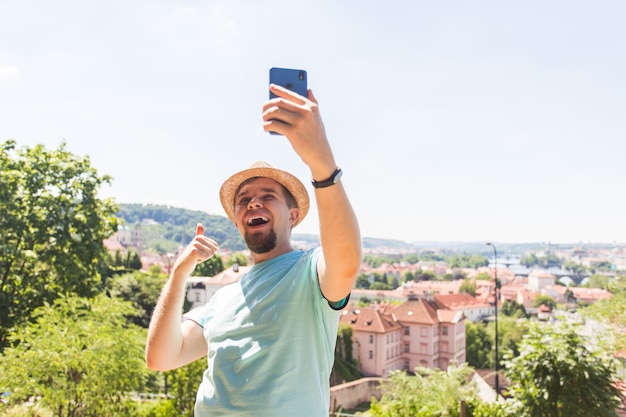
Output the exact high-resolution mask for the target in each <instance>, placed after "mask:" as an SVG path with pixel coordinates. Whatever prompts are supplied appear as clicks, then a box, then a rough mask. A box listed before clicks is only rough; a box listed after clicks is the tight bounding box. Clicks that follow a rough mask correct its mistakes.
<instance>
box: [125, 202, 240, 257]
mask: <svg viewBox="0 0 626 417" xmlns="http://www.w3.org/2000/svg"><path fill="white" fill-rule="evenodd" d="M118 215H119V217H121V218H123V219H124V220H125V221H126V223H128V224H135V223H141V222H142V221H143V220H146V219H151V220H154V221H155V222H157V223H159V224H158V225H152V226H151V225H145V224H144V225H142V233H144V234H145V235H146V236H149V235H150V232H149V230H150V229H151V228H157V229H158V230H159V236H161V237H162V238H163V239H165V240H167V241H173V242H177V244H178V245H179V246H182V245H186V244H187V243H188V242H190V241H191V240H192V239H193V237H194V232H195V230H196V225H197V224H198V223H202V224H203V225H204V228H205V229H206V231H207V236H210V237H211V238H212V239H214V240H215V241H216V242H217V243H218V244H219V245H220V246H221V247H223V248H228V249H231V250H244V249H246V246H245V243H244V241H243V239H242V238H241V235H240V234H239V232H238V231H237V229H236V228H235V226H234V225H233V223H232V222H231V221H230V220H229V219H228V218H227V217H225V216H218V215H211V214H207V213H205V212H202V211H196V210H188V209H183V208H178V207H170V206H164V205H157V204H120V209H119V212H118ZM145 243H146V244H147V246H148V247H152V246H153V244H152V243H153V242H145ZM152 249H155V248H154V247H152Z"/></svg>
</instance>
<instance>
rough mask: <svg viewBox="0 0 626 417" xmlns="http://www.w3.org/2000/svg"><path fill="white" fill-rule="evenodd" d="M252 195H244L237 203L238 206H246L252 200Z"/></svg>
mask: <svg viewBox="0 0 626 417" xmlns="http://www.w3.org/2000/svg"><path fill="white" fill-rule="evenodd" d="M250 200H251V199H250V197H243V198H241V199H240V200H239V202H238V203H237V205H238V206H246V205H248V203H249V202H250Z"/></svg>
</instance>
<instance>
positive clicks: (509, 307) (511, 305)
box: [500, 300, 528, 318]
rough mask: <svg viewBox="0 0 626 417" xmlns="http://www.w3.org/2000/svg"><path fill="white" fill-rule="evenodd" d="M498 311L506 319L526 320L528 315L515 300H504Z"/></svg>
mask: <svg viewBox="0 0 626 417" xmlns="http://www.w3.org/2000/svg"><path fill="white" fill-rule="evenodd" d="M500 311H501V312H502V314H504V315H505V316H508V317H514V318H528V313H526V309H525V308H524V306H523V305H522V304H520V303H518V302H517V301H515V300H506V301H505V302H504V303H502V308H501V309H500Z"/></svg>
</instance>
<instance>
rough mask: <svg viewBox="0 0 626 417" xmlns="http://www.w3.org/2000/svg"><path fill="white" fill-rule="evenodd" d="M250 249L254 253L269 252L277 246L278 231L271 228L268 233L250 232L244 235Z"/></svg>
mask: <svg viewBox="0 0 626 417" xmlns="http://www.w3.org/2000/svg"><path fill="white" fill-rule="evenodd" d="M243 238H244V240H245V241H246V245H247V246H248V249H250V251H251V252H253V253H258V254H261V253H267V252H269V251H271V250H272V249H274V248H275V247H276V241H277V239H276V232H274V229H271V230H270V231H269V232H267V233H248V232H246V234H245V236H244V237H243Z"/></svg>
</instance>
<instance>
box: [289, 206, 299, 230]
mask: <svg viewBox="0 0 626 417" xmlns="http://www.w3.org/2000/svg"><path fill="white" fill-rule="evenodd" d="M289 213H290V215H289V224H290V225H291V228H292V229H293V226H294V225H295V224H296V222H297V221H298V219H299V218H300V209H299V208H297V207H294V208H292V209H289Z"/></svg>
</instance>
